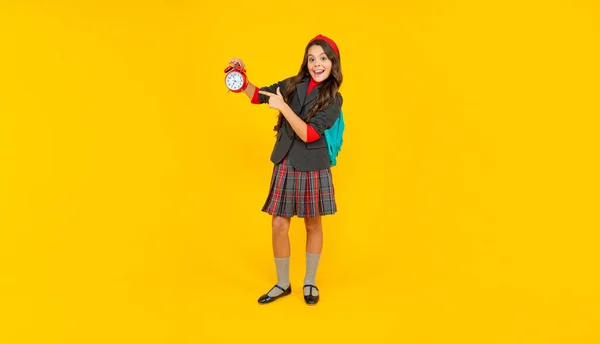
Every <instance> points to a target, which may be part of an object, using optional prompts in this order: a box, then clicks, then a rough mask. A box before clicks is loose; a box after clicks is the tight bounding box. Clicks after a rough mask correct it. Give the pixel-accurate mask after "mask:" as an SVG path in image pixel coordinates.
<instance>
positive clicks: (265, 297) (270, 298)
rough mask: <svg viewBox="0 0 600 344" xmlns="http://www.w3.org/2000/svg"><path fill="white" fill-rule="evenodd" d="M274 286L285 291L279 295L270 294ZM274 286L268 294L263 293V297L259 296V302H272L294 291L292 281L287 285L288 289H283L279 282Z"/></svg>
mask: <svg viewBox="0 0 600 344" xmlns="http://www.w3.org/2000/svg"><path fill="white" fill-rule="evenodd" d="M273 288H279V289H281V290H283V293H281V294H279V295H277V296H269V293H270V292H271V290H273ZM273 288H271V289H270V290H269V291H268V292H267V293H266V294H263V295H262V296H261V297H259V298H258V303H261V304H265V303H270V302H273V301H275V300H277V299H278V298H280V297H284V296H286V295H290V293H291V292H292V284H291V283H290V285H289V286H288V287H287V289H283V288H282V287H280V286H278V285H277V284H275V286H274V287H273Z"/></svg>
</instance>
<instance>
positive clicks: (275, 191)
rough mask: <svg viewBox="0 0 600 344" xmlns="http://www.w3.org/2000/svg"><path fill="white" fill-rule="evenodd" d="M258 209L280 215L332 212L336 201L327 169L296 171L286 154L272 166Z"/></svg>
mask: <svg viewBox="0 0 600 344" xmlns="http://www.w3.org/2000/svg"><path fill="white" fill-rule="evenodd" d="M262 211H264V212H266V213H268V214H270V215H275V216H282V217H292V216H294V215H295V216H298V217H303V218H304V217H318V216H323V215H330V214H335V213H336V211H337V205H336V202H335V192H334V187H333V179H332V176H331V170H330V169H324V170H319V171H298V170H296V169H294V168H293V167H292V166H291V165H290V164H289V163H288V161H287V158H284V160H283V161H282V162H281V163H279V164H277V165H275V166H273V174H272V176H271V184H270V187H269V194H268V196H267V199H266V201H265V204H264V206H263V208H262Z"/></svg>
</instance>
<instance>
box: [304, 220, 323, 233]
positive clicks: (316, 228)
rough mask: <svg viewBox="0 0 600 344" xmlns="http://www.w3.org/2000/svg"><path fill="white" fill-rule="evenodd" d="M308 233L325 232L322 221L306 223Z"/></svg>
mask: <svg viewBox="0 0 600 344" xmlns="http://www.w3.org/2000/svg"><path fill="white" fill-rule="evenodd" d="M305 226H306V232H307V233H310V234H318V233H321V232H322V231H323V227H322V226H321V222H320V221H306V223H305Z"/></svg>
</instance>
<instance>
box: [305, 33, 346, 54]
mask: <svg viewBox="0 0 600 344" xmlns="http://www.w3.org/2000/svg"><path fill="white" fill-rule="evenodd" d="M317 39H322V40H324V41H325V42H327V43H329V45H331V48H333V51H335V53H336V54H337V56H340V52H339V51H338V47H337V45H336V44H335V42H334V41H333V40H332V39H331V38H329V37H325V36H323V35H317V36H316V37H315V38H313V39H311V40H310V42H308V43H309V44H310V43H312V42H313V41H316V40H317Z"/></svg>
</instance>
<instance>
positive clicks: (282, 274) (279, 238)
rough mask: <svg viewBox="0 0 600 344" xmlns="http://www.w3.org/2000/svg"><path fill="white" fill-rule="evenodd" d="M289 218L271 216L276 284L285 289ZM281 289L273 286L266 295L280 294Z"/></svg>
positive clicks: (287, 272) (288, 270)
mask: <svg viewBox="0 0 600 344" xmlns="http://www.w3.org/2000/svg"><path fill="white" fill-rule="evenodd" d="M290 223H291V219H290V218H286V217H281V216H273V222H272V232H273V234H272V236H273V239H272V240H273V255H274V256H275V269H276V271H277V285H278V286H280V287H281V288H283V289H287V287H288V286H289V285H290V238H289V235H288V233H289V229H290ZM282 293H283V291H282V290H281V289H279V288H273V289H271V290H270V291H269V293H268V296H270V297H275V296H278V295H281V294H282Z"/></svg>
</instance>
